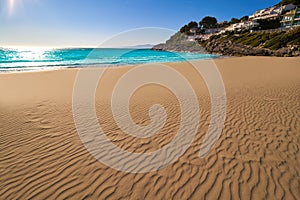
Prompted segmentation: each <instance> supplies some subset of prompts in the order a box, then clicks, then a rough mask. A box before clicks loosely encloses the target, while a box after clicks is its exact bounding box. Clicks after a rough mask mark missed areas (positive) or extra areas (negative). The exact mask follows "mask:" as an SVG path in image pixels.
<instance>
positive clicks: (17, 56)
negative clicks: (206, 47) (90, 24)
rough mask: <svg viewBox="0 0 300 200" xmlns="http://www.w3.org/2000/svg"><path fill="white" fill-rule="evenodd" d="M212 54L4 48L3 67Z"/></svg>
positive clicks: (178, 59)
mask: <svg viewBox="0 0 300 200" xmlns="http://www.w3.org/2000/svg"><path fill="white" fill-rule="evenodd" d="M215 57H216V56H215V55H211V54H197V53H173V52H164V51H153V50H150V49H93V48H73V49H37V48H32V49H13V48H0V71H28V70H40V69H54V68H64V67H65V68H67V67H86V66H94V65H96V66H111V65H130V64H143V63H153V62H181V61H186V60H199V59H200V60H201V59H208V58H215Z"/></svg>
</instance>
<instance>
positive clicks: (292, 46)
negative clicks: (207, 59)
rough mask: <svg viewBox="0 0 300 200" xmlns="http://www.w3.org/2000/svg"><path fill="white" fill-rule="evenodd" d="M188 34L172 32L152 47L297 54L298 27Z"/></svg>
mask: <svg viewBox="0 0 300 200" xmlns="http://www.w3.org/2000/svg"><path fill="white" fill-rule="evenodd" d="M188 38H189V37H188V36H185V35H184V34H181V33H179V32H178V33H176V34H175V35H174V36H172V37H171V38H170V39H169V40H168V41H167V42H166V43H165V44H159V45H156V46H154V47H153V48H152V49H153V50H162V51H178V52H181V51H185V52H186V51H189V52H199V53H204V52H206V53H213V54H221V55H225V56H278V57H295V56H300V39H299V38H300V28H298V29H295V30H291V31H281V32H274V33H267V32H265V33H262V32H257V33H249V32H242V33H226V34H220V35H214V36H211V37H210V38H209V39H207V40H199V41H189V40H188Z"/></svg>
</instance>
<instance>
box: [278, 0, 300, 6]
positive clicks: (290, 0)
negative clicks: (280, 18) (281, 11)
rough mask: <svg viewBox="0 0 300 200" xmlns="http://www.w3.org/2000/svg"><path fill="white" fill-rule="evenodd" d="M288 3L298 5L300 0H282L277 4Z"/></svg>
mask: <svg viewBox="0 0 300 200" xmlns="http://www.w3.org/2000/svg"><path fill="white" fill-rule="evenodd" d="M280 4H281V5H288V4H294V5H296V6H300V0H282V1H281V3H279V5H280Z"/></svg>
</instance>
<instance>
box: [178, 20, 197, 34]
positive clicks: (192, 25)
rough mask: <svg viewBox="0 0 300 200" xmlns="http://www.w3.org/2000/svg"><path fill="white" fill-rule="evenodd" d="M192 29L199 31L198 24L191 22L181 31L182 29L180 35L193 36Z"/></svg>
mask: <svg viewBox="0 0 300 200" xmlns="http://www.w3.org/2000/svg"><path fill="white" fill-rule="evenodd" d="M192 29H198V23H197V22H195V21H191V22H189V23H188V24H186V25H184V26H183V27H182V28H181V29H180V33H184V34H186V35H191V34H192V33H191V30H192Z"/></svg>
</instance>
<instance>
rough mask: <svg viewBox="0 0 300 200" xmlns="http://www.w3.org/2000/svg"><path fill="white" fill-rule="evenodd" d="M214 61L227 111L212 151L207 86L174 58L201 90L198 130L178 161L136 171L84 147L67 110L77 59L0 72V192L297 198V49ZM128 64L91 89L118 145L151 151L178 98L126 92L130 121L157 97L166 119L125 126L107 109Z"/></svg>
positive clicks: (174, 116)
mask: <svg viewBox="0 0 300 200" xmlns="http://www.w3.org/2000/svg"><path fill="white" fill-rule="evenodd" d="M199 62H201V61H199ZM215 63H216V64H217V66H218V68H219V70H220V73H221V75H222V77H223V80H224V85H225V89H226V95H227V111H226V119H225V124H224V129H223V132H222V135H221V137H220V138H219V139H218V140H217V142H216V145H215V146H214V148H213V149H212V151H211V152H210V153H209V154H208V155H207V156H206V157H205V158H199V155H198V153H199V149H200V146H201V143H202V141H203V139H204V137H205V134H206V132H207V129H208V126H209V123H210V119H211V115H210V98H209V94H208V89H207V87H206V85H205V83H204V81H203V79H202V78H201V77H200V76H199V75H197V73H195V71H194V70H193V69H192V68H191V67H190V66H189V64H187V63H173V64H170V65H171V66H172V67H174V69H176V70H178V71H179V72H180V73H181V74H183V75H184V76H185V77H186V78H187V79H188V81H189V82H190V83H191V85H192V87H193V89H194V91H195V93H196V95H197V98H198V100H199V106H200V113H199V115H200V124H199V127H198V131H197V135H196V137H195V138H194V140H193V142H192V144H191V146H190V147H189V148H188V149H187V151H186V152H185V153H184V154H183V155H182V156H181V157H180V158H179V159H177V160H176V161H175V162H174V163H172V164H170V165H169V166H167V167H166V168H163V169H160V170H158V171H154V172H149V173H138V174H135V173H126V172H122V171H117V170H115V169H112V168H110V167H108V166H106V165H104V164H103V163H101V162H99V161H98V160H97V159H95V158H94V157H93V156H92V155H91V154H90V153H89V151H88V150H87V149H86V148H85V147H84V145H83V143H82V141H81V140H80V137H79V135H78V133H77V131H76V127H75V124H74V119H73V114H72V91H73V85H74V81H75V78H76V74H77V72H78V69H67V70H56V71H47V72H26V73H11V74H0V199H121V198H122V199H255V200H257V199H288V200H290V199H300V152H299V149H300V58H271V57H269V58H267V57H258V58H257V57H241V58H226V59H217V60H215ZM129 69H131V67H123V68H112V69H109V70H107V71H106V72H105V74H104V75H103V79H101V81H100V84H99V86H98V88H97V93H96V104H95V105H96V113H97V117H98V119H99V122H101V123H100V125H101V127H102V128H103V130H104V131H105V133H106V136H107V138H109V139H110V140H111V141H112V142H113V143H114V144H115V145H116V146H118V147H120V148H122V149H124V150H127V151H130V152H138V153H141V152H143V153H147V152H153V151H156V150H158V149H160V148H162V147H163V146H165V145H167V144H168V143H169V142H170V141H171V140H172V138H173V137H174V136H175V135H176V131H177V130H178V128H179V127H178V124H179V123H180V106H179V104H178V100H177V98H176V97H175V96H174V94H173V93H172V92H171V91H170V90H168V89H167V88H164V87H162V86H159V85H155V84H153V85H151V84H150V85H147V86H145V87H143V88H141V89H139V90H138V91H137V92H136V93H134V95H133V96H132V98H131V99H130V114H131V116H132V118H133V121H134V122H135V123H137V124H139V125H141V126H146V125H148V124H149V123H150V119H149V113H148V111H149V108H150V107H151V106H152V105H154V104H157V103H159V104H161V105H163V106H164V107H165V109H166V113H167V119H166V124H165V126H164V127H163V128H162V129H161V130H160V131H159V133H157V134H156V135H154V136H152V137H150V138H143V139H140V138H135V137H133V136H131V135H128V134H125V133H123V132H122V130H121V129H120V128H119V127H118V125H117V124H116V122H115V121H114V119H113V117H112V111H111V108H110V106H111V93H112V89H113V87H114V85H115V84H116V82H117V80H118V79H119V78H120V77H121V76H122V75H123V74H124V73H125V72H127V71H128V70H129ZM182 92H183V95H184V91H182ZM187 98H189V97H187ZM119 101H120V103H122V99H120V100H119ZM188 112H189V111H188ZM190 112H192V111H190ZM86 117H89V116H86ZM121 117H122V116H121ZM87 126H88V125H87ZM103 151H105V149H103ZM109 153H110V152H107V154H109ZM113 156H114V155H112V159H113ZM130 162H134V161H130V160H129V161H128V163H127V164H128V165H130Z"/></svg>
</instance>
